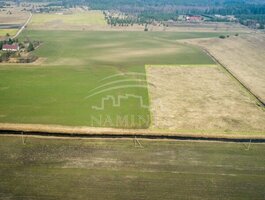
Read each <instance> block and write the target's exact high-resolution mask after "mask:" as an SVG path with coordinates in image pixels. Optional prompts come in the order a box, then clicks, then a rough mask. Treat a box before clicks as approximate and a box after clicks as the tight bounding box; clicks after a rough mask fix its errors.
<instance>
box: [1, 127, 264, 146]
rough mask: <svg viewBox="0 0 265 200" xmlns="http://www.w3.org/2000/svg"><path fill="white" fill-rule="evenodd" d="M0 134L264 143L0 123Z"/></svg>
mask: <svg viewBox="0 0 265 200" xmlns="http://www.w3.org/2000/svg"><path fill="white" fill-rule="evenodd" d="M0 134H16V135H22V134H25V135H43V136H67V137H102V138H134V137H139V138H147V139H183V140H209V141H211V140H212V141H231V142H233V141H235V142H246V141H250V140H252V141H254V142H255V141H256V142H265V135H264V133H262V132H260V133H209V132H207V133H202V132H201V133H195V132H192V131H191V132H177V131H163V130H148V129H116V128H94V127H70V126H61V125H40V124H7V123H0Z"/></svg>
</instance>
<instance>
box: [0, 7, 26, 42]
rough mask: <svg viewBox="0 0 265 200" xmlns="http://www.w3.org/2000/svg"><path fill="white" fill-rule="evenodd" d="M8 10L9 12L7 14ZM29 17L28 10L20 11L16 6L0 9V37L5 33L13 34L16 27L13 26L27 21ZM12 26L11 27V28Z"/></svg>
mask: <svg viewBox="0 0 265 200" xmlns="http://www.w3.org/2000/svg"><path fill="white" fill-rule="evenodd" d="M8 11H10V12H11V14H8ZM28 17H29V13H28V12H24V11H21V10H20V9H18V8H16V9H15V8H10V9H6V10H1V11H0V37H2V36H5V35H6V34H7V33H8V34H9V35H15V34H16V32H17V30H18V28H13V27H14V26H20V25H22V24H23V23H25V22H26V21H27V19H28ZM11 27H12V28H11Z"/></svg>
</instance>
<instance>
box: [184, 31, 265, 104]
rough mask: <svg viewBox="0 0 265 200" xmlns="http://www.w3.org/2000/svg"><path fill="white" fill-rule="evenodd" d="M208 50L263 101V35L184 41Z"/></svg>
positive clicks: (264, 95) (264, 59)
mask: <svg viewBox="0 0 265 200" xmlns="http://www.w3.org/2000/svg"><path fill="white" fill-rule="evenodd" d="M186 42H188V43H191V44H195V45H199V46H201V47H202V48H204V49H206V50H207V51H209V52H210V53H211V54H212V55H213V56H214V57H215V58H216V59H217V60H218V61H220V62H221V63H222V64H223V65H224V66H225V67H226V68H227V69H229V71H230V72H232V73H233V75H235V76H236V77H237V78H238V79H239V80H240V81H241V82H242V83H243V84H244V85H246V86H247V87H248V88H249V89H250V90H251V91H252V92H253V93H254V94H255V95H256V96H258V97H259V98H260V99H261V100H262V101H263V102H265V67H264V61H265V35H264V34H260V33H253V34H251V35H242V36H240V37H230V38H227V39H224V40H223V39H198V40H197V39H196V40H189V41H186Z"/></svg>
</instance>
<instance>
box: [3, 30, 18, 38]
mask: <svg viewBox="0 0 265 200" xmlns="http://www.w3.org/2000/svg"><path fill="white" fill-rule="evenodd" d="M17 31H18V30H17V29H0V37H2V36H6V34H7V33H8V34H9V35H15V34H16V33H17Z"/></svg>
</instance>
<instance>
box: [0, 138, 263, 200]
mask: <svg viewBox="0 0 265 200" xmlns="http://www.w3.org/2000/svg"><path fill="white" fill-rule="evenodd" d="M25 141H26V144H25V145H23V144H22V140H21V137H5V136H1V137H0V152H1V154H0V160H1V162H0V176H1V179H0V199H36V200H37V199H87V198H88V197H89V199H95V200H96V199H110V200H111V199H145V200H148V199H150V200H155V199H159V200H160V199H164V200H167V199H168V200H171V199H203V200H205V199H233V200H235V199H238V200H239V199H240V200H242V199H264V195H265V193H264V188H265V181H264V180H265V169H264V164H265V163H264V160H265V156H264V150H265V146H264V144H252V145H251V146H250V149H249V150H246V146H248V144H246V145H244V144H239V143H216V142H180V141H170V142H169V141H146V140H145V141H140V142H141V144H142V145H143V147H144V148H139V147H138V148H135V146H134V142H133V140H99V139H94V140H93V139H84V140H78V139H76V140H69V139H65V140H64V139H54V138H53V139H40V138H39V139H37V138H35V139H34V138H25Z"/></svg>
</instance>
